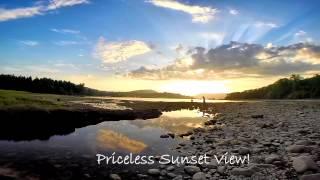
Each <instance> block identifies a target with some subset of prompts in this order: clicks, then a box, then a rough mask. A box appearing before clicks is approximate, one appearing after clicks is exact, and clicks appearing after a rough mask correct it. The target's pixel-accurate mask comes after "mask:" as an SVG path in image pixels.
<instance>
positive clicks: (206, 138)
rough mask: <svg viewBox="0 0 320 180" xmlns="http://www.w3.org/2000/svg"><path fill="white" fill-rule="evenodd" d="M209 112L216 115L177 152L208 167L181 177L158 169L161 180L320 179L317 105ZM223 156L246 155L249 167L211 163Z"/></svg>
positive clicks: (238, 106) (237, 106) (232, 106)
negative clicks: (201, 159) (201, 157)
mask: <svg viewBox="0 0 320 180" xmlns="http://www.w3.org/2000/svg"><path fill="white" fill-rule="evenodd" d="M211 109H212V110H211V111H210V112H211V113H212V114H215V113H219V114H216V116H215V117H214V118H213V119H212V120H210V121H208V122H207V123H206V125H207V127H205V128H198V129H195V130H194V131H193V132H192V135H191V136H190V141H185V142H183V143H181V144H180V145H179V146H177V147H176V151H177V152H179V153H180V154H181V155H184V156H191V155H203V154H207V155H208V156H211V157H212V159H213V160H212V162H211V163H209V164H204V165H191V166H188V165H183V167H182V168H183V169H184V172H181V171H178V169H181V167H179V168H178V167H177V166H173V167H171V166H172V165H168V166H165V167H159V169H158V170H159V176H163V177H165V178H167V177H168V176H170V177H174V178H173V179H175V180H179V179H194V180H200V179H201V180H202V179H203V180H204V179H288V180H292V179H302V180H315V179H320V174H319V172H320V171H319V167H320V151H319V149H320V131H319V129H320V119H319V117H320V103H319V102H287V101H275V102H272V101H269V102H251V103H250V102H249V103H224V104H215V105H214V106H213V107H211ZM226 152H228V156H229V157H230V156H231V155H235V156H245V155H248V154H249V155H250V163H249V164H248V163H244V164H233V165H232V164H230V163H228V164H226V162H225V161H222V162H221V163H220V164H219V162H218V161H217V160H215V159H214V158H213V155H216V154H218V155H224V154H225V153H226ZM169 167H170V168H169ZM169 169H170V170H169ZM174 169H177V172H175V170H174ZM190 169H191V170H190ZM153 171H154V170H153Z"/></svg>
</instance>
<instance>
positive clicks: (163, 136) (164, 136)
mask: <svg viewBox="0 0 320 180" xmlns="http://www.w3.org/2000/svg"><path fill="white" fill-rule="evenodd" d="M169 137H170V136H169V135H168V134H162V135H160V138H169Z"/></svg>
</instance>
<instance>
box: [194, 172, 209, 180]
mask: <svg viewBox="0 0 320 180" xmlns="http://www.w3.org/2000/svg"><path fill="white" fill-rule="evenodd" d="M206 179H207V178H206V174H205V173H203V172H197V173H195V174H194V175H193V176H192V180H206Z"/></svg>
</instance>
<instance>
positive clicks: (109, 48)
mask: <svg viewBox="0 0 320 180" xmlns="http://www.w3.org/2000/svg"><path fill="white" fill-rule="evenodd" d="M151 50H152V48H151V46H150V45H148V44H147V43H145V42H143V41H137V40H132V41H124V42H106V40H105V39H104V38H103V37H100V38H99V40H98V43H97V45H96V48H95V52H94V56H95V57H96V58H98V59H101V60H102V61H103V62H104V63H118V62H121V61H126V60H128V59H129V58H131V57H135V56H138V55H142V54H145V53H148V52H150V51H151Z"/></svg>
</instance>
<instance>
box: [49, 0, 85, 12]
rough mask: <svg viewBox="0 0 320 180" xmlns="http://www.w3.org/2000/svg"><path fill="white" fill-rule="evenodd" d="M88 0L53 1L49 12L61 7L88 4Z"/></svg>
mask: <svg viewBox="0 0 320 180" xmlns="http://www.w3.org/2000/svg"><path fill="white" fill-rule="evenodd" d="M88 3H89V1H88V0H51V1H50V4H49V5H48V7H47V9H48V10H54V9H58V8H61V7H67V6H74V5H79V4H88Z"/></svg>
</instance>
